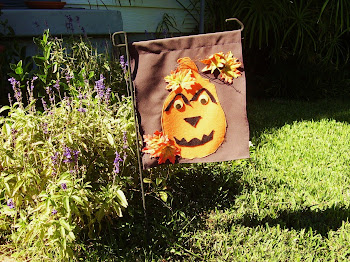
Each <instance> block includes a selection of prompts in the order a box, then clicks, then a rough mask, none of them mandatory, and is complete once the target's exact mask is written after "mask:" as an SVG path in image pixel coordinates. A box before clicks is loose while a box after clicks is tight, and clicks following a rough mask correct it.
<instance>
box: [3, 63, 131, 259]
mask: <svg viewBox="0 0 350 262" xmlns="http://www.w3.org/2000/svg"><path fill="white" fill-rule="evenodd" d="M55 62H57V60H54V59H53V60H52V65H54V64H55ZM43 66H44V67H43V68H41V69H40V70H42V71H45V70H46V69H45V67H46V66H49V65H43ZM47 69H48V68H47ZM57 70H60V69H59V67H58V69H57ZM61 70H62V71H60V72H59V73H60V76H62V77H59V78H57V79H54V81H51V80H53V79H51V80H49V79H50V78H49V77H50V74H46V76H47V78H46V80H47V82H46V86H45V89H44V90H45V92H44V93H41V95H42V97H41V98H40V99H39V98H38V97H37V95H36V94H37V93H38V92H39V91H40V89H42V84H43V78H42V76H41V75H40V72H41V71H38V72H37V73H38V76H34V77H31V78H30V79H28V81H21V80H19V79H18V78H16V75H12V77H10V79H9V83H10V85H11V86H12V88H13V93H12V94H11V95H9V103H10V105H9V106H4V107H2V108H1V109H0V113H2V114H4V113H5V112H7V116H4V117H0V192H1V195H2V196H3V198H2V203H1V205H0V214H1V216H0V224H1V225H2V228H3V232H2V236H3V237H4V238H5V239H6V241H7V243H8V245H9V246H10V249H11V250H13V252H17V251H18V252H17V253H16V254H15V255H16V256H17V258H18V259H20V260H25V259H26V258H28V257H30V258H31V259H33V260H38V261H42V260H43V259H44V258H45V259H55V260H60V261H68V260H70V259H72V258H73V257H74V255H75V251H76V250H77V246H76V239H77V237H80V235H85V234H86V235H88V236H89V237H90V238H93V237H94V234H98V233H99V230H100V229H101V225H102V224H103V223H104V221H105V220H106V219H107V218H108V219H113V218H114V219H116V218H118V217H121V216H123V210H124V209H125V208H126V207H127V206H128V201H127V196H129V197H130V194H128V191H127V188H129V187H133V186H134V185H135V183H137V177H136V180H134V179H133V178H132V177H130V174H134V173H136V166H137V164H136V162H135V161H136V156H135V155H134V152H135V148H134V146H135V144H134V143H131V142H132V141H134V139H135V133H134V118H133V114H132V110H131V109H132V102H131V99H130V98H125V97H121V98H118V99H119V102H116V103H115V102H114V103H113V101H116V99H114V100H112V90H111V89H112V87H111V85H110V82H109V81H107V77H106V76H105V75H104V74H94V73H93V74H92V73H90V72H88V71H87V67H82V68H81V70H80V71H79V72H78V71H77V70H75V69H74V70H73V69H72V68H70V69H69V70H68V69H67V68H66V69H65V71H63V70H64V68H63V67H62V68H61ZM94 70H97V68H95V69H94ZM102 71H103V70H102ZM61 74H63V75H61ZM26 98H27V99H26ZM135 181H136V182H135ZM83 233H84V234H83ZM11 245H12V246H11ZM22 258H23V259H22Z"/></svg>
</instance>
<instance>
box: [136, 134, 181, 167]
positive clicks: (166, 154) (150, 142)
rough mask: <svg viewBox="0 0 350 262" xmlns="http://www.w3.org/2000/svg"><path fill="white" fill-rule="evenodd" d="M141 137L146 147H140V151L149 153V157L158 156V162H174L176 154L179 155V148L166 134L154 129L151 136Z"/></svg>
mask: <svg viewBox="0 0 350 262" xmlns="http://www.w3.org/2000/svg"><path fill="white" fill-rule="evenodd" d="M143 139H144V141H145V143H146V147H145V148H143V149H142V152H144V153H148V154H150V155H151V157H158V164H162V163H165V162H166V161H167V160H169V161H170V162H171V163H173V164H175V159H176V156H179V155H180V149H179V148H177V147H176V145H175V142H174V141H173V140H171V139H169V138H168V136H167V135H165V134H163V132H159V131H156V132H154V134H153V136H152V135H144V136H143Z"/></svg>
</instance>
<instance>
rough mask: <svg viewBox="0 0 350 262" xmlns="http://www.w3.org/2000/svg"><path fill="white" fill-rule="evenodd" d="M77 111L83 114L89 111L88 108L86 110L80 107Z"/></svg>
mask: <svg viewBox="0 0 350 262" xmlns="http://www.w3.org/2000/svg"><path fill="white" fill-rule="evenodd" d="M77 110H78V111H79V112H81V113H85V112H86V111H87V110H86V108H84V107H80V108H78V109H77Z"/></svg>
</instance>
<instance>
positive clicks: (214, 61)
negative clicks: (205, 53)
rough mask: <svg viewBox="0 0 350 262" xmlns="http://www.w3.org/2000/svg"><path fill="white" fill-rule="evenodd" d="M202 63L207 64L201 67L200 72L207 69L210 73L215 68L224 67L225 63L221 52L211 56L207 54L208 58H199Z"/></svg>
mask: <svg viewBox="0 0 350 262" xmlns="http://www.w3.org/2000/svg"><path fill="white" fill-rule="evenodd" d="M201 62H202V63H203V64H206V65H207V66H206V67H204V68H203V70H202V72H205V71H209V70H210V73H211V74H212V73H213V72H214V71H215V69H219V70H220V68H222V67H224V65H225V56H224V53H223V52H220V53H215V54H213V55H211V56H209V58H208V59H203V60H201Z"/></svg>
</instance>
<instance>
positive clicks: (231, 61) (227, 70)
mask: <svg viewBox="0 0 350 262" xmlns="http://www.w3.org/2000/svg"><path fill="white" fill-rule="evenodd" d="M201 62H202V63H203V64H206V67H204V68H203V69H202V72H205V71H209V70H210V73H211V74H212V73H213V72H214V71H215V70H216V69H217V70H219V72H220V75H219V77H220V78H221V79H222V80H223V81H224V82H225V83H229V84H232V82H233V79H234V78H238V77H239V76H241V75H242V73H241V71H240V70H239V68H240V67H241V66H242V63H241V62H239V60H238V59H237V58H236V57H234V56H233V54H232V52H231V51H229V52H228V53H227V54H226V55H224V53H223V52H219V53H215V54H213V55H211V56H210V57H209V58H208V59H203V60H201Z"/></svg>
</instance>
